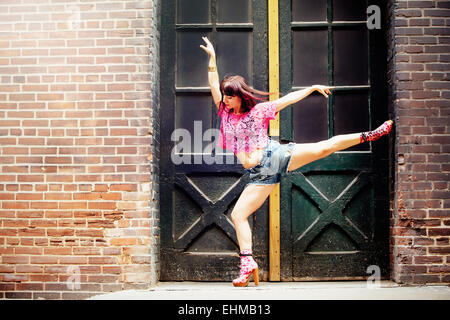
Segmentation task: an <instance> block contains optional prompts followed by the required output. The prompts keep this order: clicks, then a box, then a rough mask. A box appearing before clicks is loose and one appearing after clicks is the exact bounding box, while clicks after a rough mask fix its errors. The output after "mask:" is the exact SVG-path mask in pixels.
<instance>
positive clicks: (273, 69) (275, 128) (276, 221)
mask: <svg viewBox="0 0 450 320" xmlns="http://www.w3.org/2000/svg"><path fill="white" fill-rule="evenodd" d="M268 1H269V2H268V8H269V91H270V92H276V94H273V95H271V96H270V100H275V99H278V98H279V92H280V71H279V70H280V69H279V67H280V58H279V38H278V0H268ZM269 135H270V136H272V137H276V138H279V136H280V115H277V118H276V119H274V120H272V121H270V127H269ZM269 280H270V281H280V184H277V185H276V187H275V188H274V189H273V191H272V192H271V194H270V196H269Z"/></svg>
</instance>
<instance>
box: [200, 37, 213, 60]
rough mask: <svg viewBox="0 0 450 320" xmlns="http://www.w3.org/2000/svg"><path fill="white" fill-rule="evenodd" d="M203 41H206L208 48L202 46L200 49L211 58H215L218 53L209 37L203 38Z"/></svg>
mask: <svg viewBox="0 0 450 320" xmlns="http://www.w3.org/2000/svg"><path fill="white" fill-rule="evenodd" d="M202 39H203V41H205V44H206V47H205V46H202V45H200V48H202V49H203V50H204V51H205V52H206V53H207V54H209V56H210V57H213V58H215V57H216V52H215V51H214V47H213V45H212V43H211V42H210V41H209V39H208V38H207V37H202Z"/></svg>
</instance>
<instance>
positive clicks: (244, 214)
mask: <svg viewBox="0 0 450 320" xmlns="http://www.w3.org/2000/svg"><path fill="white" fill-rule="evenodd" d="M274 187H275V185H267V186H266V185H255V184H249V185H248V186H247V187H246V188H245V189H244V191H243V192H242V194H241V195H240V197H239V199H238V201H237V202H236V204H235V206H234V209H233V212H232V213H231V219H232V220H233V224H234V227H235V229H236V234H237V238H238V242H239V248H240V257H241V271H240V273H239V277H238V278H236V279H234V280H233V285H234V286H235V287H245V286H247V285H248V283H249V281H250V275H252V274H253V280H254V281H255V285H258V284H259V275H258V264H257V263H256V261H255V260H253V256H252V231H251V229H250V225H249V223H248V217H249V216H250V215H251V214H252V213H253V212H255V211H256V210H258V208H259V207H260V206H261V205H262V204H263V203H264V201H266V199H267V197H268V196H269V194H270V192H272V190H273V188H274Z"/></svg>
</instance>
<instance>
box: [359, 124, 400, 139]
mask: <svg viewBox="0 0 450 320" xmlns="http://www.w3.org/2000/svg"><path fill="white" fill-rule="evenodd" d="M393 124H394V121H392V120H388V121H385V122H384V123H383V124H382V125H381V126H379V127H378V128H376V129H375V130H372V131H367V132H362V133H361V138H360V141H361V143H363V142H367V141H375V140H378V139H380V138H381V137H382V136H384V135H385V134H388V133H389V132H391V130H392V125H393Z"/></svg>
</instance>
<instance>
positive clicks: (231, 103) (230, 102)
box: [223, 95, 242, 110]
mask: <svg viewBox="0 0 450 320" xmlns="http://www.w3.org/2000/svg"><path fill="white" fill-rule="evenodd" d="M223 103H225V105H226V106H227V107H228V109H234V110H239V109H240V107H241V103H242V99H241V98H240V97H238V96H227V95H224V96H223Z"/></svg>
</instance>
